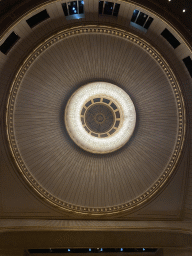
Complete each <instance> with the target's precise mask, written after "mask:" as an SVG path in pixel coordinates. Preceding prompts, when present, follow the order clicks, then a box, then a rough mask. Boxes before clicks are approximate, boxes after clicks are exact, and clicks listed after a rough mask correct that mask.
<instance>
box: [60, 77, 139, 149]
mask: <svg viewBox="0 0 192 256" xmlns="http://www.w3.org/2000/svg"><path fill="white" fill-rule="evenodd" d="M135 122H136V113H135V108H134V105H133V102H132V100H131V99H130V97H129V96H128V94H127V93H126V92H125V91H123V90H122V89H121V88H119V87H118V86H116V85H114V84H111V83H106V82H94V83H90V84H87V85H85V86H82V87H81V88H80V89H78V90H77V91H76V92H75V93H74V94H73V95H72V96H71V97H70V99H69V101H68V103H67V106H66V110H65V124H66V128H67V130H68V133H69V135H70V137H71V138H72V139H73V140H74V142H75V143H76V144H77V145H79V146H80V147H81V148H83V149H85V150H87V151H89V152H92V153H98V154H104V153H109V152H112V151H115V150H117V149H119V148H121V147H122V146H123V145H125V143H126V142H127V141H128V140H129V138H130V137H131V135H132V133H133V131H134V128H135Z"/></svg>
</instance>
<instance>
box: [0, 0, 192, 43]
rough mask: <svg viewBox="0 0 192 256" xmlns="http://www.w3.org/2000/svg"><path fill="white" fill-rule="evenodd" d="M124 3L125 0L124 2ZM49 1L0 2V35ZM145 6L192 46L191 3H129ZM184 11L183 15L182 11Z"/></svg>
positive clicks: (153, 0)
mask: <svg viewBox="0 0 192 256" xmlns="http://www.w3.org/2000/svg"><path fill="white" fill-rule="evenodd" d="M125 1H126V0H125ZM48 2H52V1H51V0H6V1H5V0H0V24H1V26H0V34H2V32H3V31H5V30H6V29H7V28H8V27H9V26H10V25H11V24H12V23H13V22H14V21H15V20H17V19H19V18H20V17H21V16H22V15H24V14H25V13H27V12H28V11H29V10H31V9H32V8H35V7H36V6H38V5H41V4H43V3H48ZM129 2H133V3H136V4H139V5H141V6H145V7H147V8H149V9H151V10H152V11H154V12H156V13H158V14H159V15H161V16H163V17H164V18H165V19H167V20H168V21H169V22H171V23H172V24H174V25H175V26H176V27H177V29H178V30H179V31H180V32H181V33H182V34H183V35H184V37H185V38H186V39H187V40H188V42H189V43H190V44H192V22H191V17H192V1H185V0H180V1H178V0H171V1H170V2H169V1H168V0H158V1H157V0H142V1H141V0H134V1H129ZM183 9H186V12H185V13H183V12H182V10H183Z"/></svg>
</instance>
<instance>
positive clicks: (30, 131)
mask: <svg viewBox="0 0 192 256" xmlns="http://www.w3.org/2000/svg"><path fill="white" fill-rule="evenodd" d="M93 60H94V61H93ZM96 81H97V82H98V81H102V82H107V83H110V84H113V85H117V86H119V87H120V88H121V89H122V90H123V91H124V92H125V93H126V95H130V98H131V99H132V101H133V102H134V107H135V110H136V113H137V121H136V126H135V129H134V133H133V134H132V136H131V137H130V139H129V141H128V142H127V143H126V144H125V145H124V147H121V148H120V149H119V150H116V151H114V152H112V153H108V154H93V153H90V152H88V151H86V150H82V149H81V148H80V147H78V146H77V145H76V143H74V142H73V140H72V139H71V138H70V136H69V134H68V132H67V130H66V127H65V120H64V110H65V108H66V106H67V103H68V101H69V99H70V97H71V95H73V93H74V92H76V91H77V89H78V88H83V85H86V84H88V83H92V82H96ZM110 93H112V92H110ZM98 95H99V93H97V96H96V97H95V96H94V98H92V99H95V98H98ZM107 95H108V94H107ZM109 97H111V98H112V99H113V100H114V104H117V105H116V106H117V107H118V109H119V110H120V111H122V110H121V105H122V104H119V105H118V102H120V100H119V101H118V102H116V98H115V97H113V95H109ZM106 99H107V98H106ZM88 101H89V98H87V99H85V100H83V102H82V105H81V107H79V113H80V111H82V109H83V106H84V105H85V104H86V103H87V102H88ZM110 110H111V109H110ZM98 113H99V112H98ZM120 114H121V113H120ZM95 118H96V121H97V122H102V118H105V116H104V114H103V116H96V117H95ZM110 119H111V118H110ZM6 120H7V134H8V141H9V144H10V148H11V151H12V154H13V157H14V159H15V162H16V163H17V165H18V170H19V171H20V173H21V174H22V176H24V178H25V180H26V181H27V182H28V183H29V184H30V186H31V187H32V188H33V189H34V190H35V191H36V192H38V194H40V196H41V197H43V198H44V199H45V200H47V202H49V203H51V204H54V205H56V206H58V207H59V208H61V209H64V210H67V211H73V212H74V213H82V214H86V213H87V214H113V213H118V212H121V211H125V210H130V209H132V208H135V207H137V206H138V205H141V204H142V203H145V202H147V201H148V200H149V199H150V198H151V197H152V196H153V195H154V194H155V193H157V192H158V191H159V190H160V189H161V188H162V186H163V184H165V183H166V181H167V180H168V178H169V176H170V175H171V174H172V173H173V171H174V169H175V166H176V164H177V161H178V159H179V156H180V153H181V150H182V146H183V140H184V135H185V109H184V104H183V100H182V94H181V92H180V88H179V84H178V82H177V79H176V77H175V76H174V74H173V72H172V70H171V68H170V67H169V65H168V64H167V62H166V61H165V60H164V58H163V57H162V56H161V55H160V54H159V53H158V52H157V51H156V50H155V49H154V48H153V47H152V46H151V45H150V44H148V43H147V42H145V41H144V40H142V39H140V38H139V37H136V36H134V35H132V34H130V33H128V32H126V31H123V30H119V29H116V28H111V27H102V26H92V25H90V26H83V27H76V28H71V29H68V30H64V31H61V32H59V33H57V34H56V35H53V36H52V37H50V38H48V39H47V40H46V41H44V42H43V43H42V44H41V45H39V46H38V47H37V48H36V49H34V51H33V52H32V53H31V54H30V55H29V56H28V57H27V58H26V60H25V61H24V62H23V64H22V65H21V67H20V68H19V70H18V73H17V74H16V76H15V78H14V80H13V83H12V88H11V90H10V94H9V99H8V104H7V116H6ZM100 120H101V121H100ZM88 121H89V112H88V113H87V116H86V115H85V122H88ZM79 124H80V125H81V126H82V121H81V119H80V118H79ZM111 124H114V123H113V121H112V122H111ZM109 126H110V125H109ZM94 127H95V126H94ZM120 128H121V127H120ZM83 129H84V128H83ZM94 129H96V128H94ZM84 132H85V134H86V136H87V134H88V133H87V131H86V130H85V129H84ZM119 133H120V129H119V131H117V134H119ZM115 134H116V133H114V135H112V136H111V137H109V139H110V138H113V137H114V136H115ZM88 135H89V134H88ZM123 136H127V133H126V132H125V133H124V134H123V135H122V137H123ZM91 138H93V139H94V136H91Z"/></svg>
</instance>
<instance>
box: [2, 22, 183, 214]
mask: <svg viewBox="0 0 192 256" xmlns="http://www.w3.org/2000/svg"><path fill="white" fill-rule="evenodd" d="M87 33H88V34H95V33H97V34H98V33H99V34H109V35H113V36H115V37H119V38H122V39H124V40H127V41H128V42H132V43H134V44H136V45H138V46H139V47H141V48H142V49H143V50H144V51H146V52H147V53H148V54H149V55H151V57H152V58H153V59H155V60H156V62H157V63H158V64H159V66H160V67H161V68H162V70H163V71H164V73H165V75H166V76H167V78H168V80H169V83H170V85H171V86H172V89H173V92H174V96H175V100H176V102H177V112H178V134H177V140H176V142H175V148H174V151H173V154H172V157H171V159H170V161H169V163H168V165H167V167H166V169H165V170H164V172H163V173H162V175H161V176H160V177H159V179H158V180H157V181H156V183H155V184H153V185H152V186H151V187H150V188H149V189H148V190H147V191H146V192H145V193H143V194H142V195H141V196H139V197H137V198H135V199H134V200H131V201H129V202H126V203H124V204H121V205H115V206H111V207H105V208H91V207H83V206H79V205H72V204H69V203H67V202H64V201H62V200H60V199H59V198H56V197H54V196H53V195H52V194H50V193H49V192H48V191H46V190H45V189H44V188H43V187H41V186H40V184H38V182H37V181H36V180H35V179H34V177H33V176H32V175H31V173H30V171H29V170H28V169H27V168H26V166H25V163H24V161H23V159H22V156H21V155H20V152H19V149H18V147H17V142H16V139H15V134H14V121H13V118H14V104H15V100H16V97H17V93H18V90H19V87H20V84H21V82H22V79H23V78H24V76H25V73H26V71H27V70H28V69H29V68H30V66H31V65H32V63H33V62H34V61H35V60H36V59H37V58H38V56H39V55H40V54H41V53H42V52H44V51H45V50H46V49H48V48H49V47H51V46H52V45H53V44H55V43H57V42H58V41H60V40H64V39H65V38H68V37H71V36H75V35H78V34H87ZM6 125H7V136H8V141H9V146H10V149H11V152H12V155H13V157H14V160H15V162H16V164H17V166H18V169H19V172H20V173H21V174H22V176H23V177H24V178H25V180H26V181H27V182H28V184H29V185H30V186H31V187H32V188H33V189H34V190H35V191H36V192H37V193H38V194H39V195H40V196H41V197H42V198H44V199H45V200H46V201H48V202H49V203H51V204H53V205H55V206H57V207H59V208H60V209H63V210H67V211H71V212H74V213H80V214H89V215H108V214H114V213H118V212H119V213H120V212H122V211H127V210H131V209H133V208H135V207H138V206H139V205H141V204H143V203H145V202H147V201H148V200H149V199H150V198H151V197H152V196H153V195H155V194H156V193H157V192H158V191H159V190H160V189H161V187H162V186H163V185H164V184H165V183H166V181H167V180H168V179H169V177H170V176H171V174H172V173H173V172H174V169H175V167H176V164H177V162H178V159H179V157H180V155H181V151H182V148H183V143H184V138H185V130H186V120H185V106H184V101H183V97H182V93H181V90H180V87H179V83H178V81H177V79H176V77H175V75H174V73H173V71H172V70H171V68H170V67H169V65H168V63H167V62H166V60H165V59H164V58H163V57H162V56H161V54H160V53H158V52H157V51H156V50H155V49H154V48H153V47H152V46H151V45H149V43H147V42H146V41H144V40H143V39H141V38H139V37H138V36H135V35H133V34H131V33H129V32H126V31H124V30H121V29H117V28H112V27H107V26H93V25H87V26H79V27H74V28H70V29H66V30H62V31H60V32H58V33H57V34H54V35H53V36H51V37H50V38H48V39H47V40H45V41H44V42H43V43H42V44H40V45H39V46H38V47H37V48H36V49H34V51H33V52H32V53H31V54H30V55H29V56H28V57H27V58H26V60H25V61H24V62H23V64H22V65H21V67H20V68H19V70H18V72H17V74H16V76H15V78H14V80H13V82H12V86H11V89H10V93H9V98H8V103H7V112H6Z"/></svg>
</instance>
